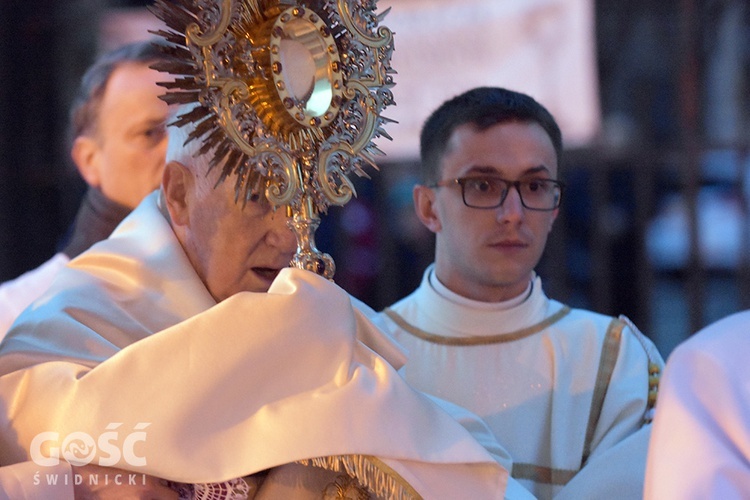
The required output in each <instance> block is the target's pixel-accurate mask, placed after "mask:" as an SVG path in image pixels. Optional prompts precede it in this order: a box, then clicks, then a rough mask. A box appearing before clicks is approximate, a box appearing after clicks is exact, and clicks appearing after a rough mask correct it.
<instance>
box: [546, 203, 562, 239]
mask: <svg viewBox="0 0 750 500" xmlns="http://www.w3.org/2000/svg"><path fill="white" fill-rule="evenodd" d="M558 215H560V209H559V208H556V209H555V211H554V212H552V217H550V219H549V229H548V230H547V233H551V232H552V227H553V226H554V224H555V221H556V220H557V216H558Z"/></svg>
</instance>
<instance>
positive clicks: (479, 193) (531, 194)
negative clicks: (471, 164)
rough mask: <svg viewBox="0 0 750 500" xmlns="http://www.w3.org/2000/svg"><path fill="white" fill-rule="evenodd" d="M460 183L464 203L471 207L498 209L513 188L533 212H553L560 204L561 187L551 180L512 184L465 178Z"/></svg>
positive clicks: (502, 181)
mask: <svg viewBox="0 0 750 500" xmlns="http://www.w3.org/2000/svg"><path fill="white" fill-rule="evenodd" d="M459 183H460V184H461V188H462V190H463V197H464V203H466V205H467V206H469V207H475V208H494V207H498V206H500V205H502V203H503V202H504V201H505V198H506V197H507V196H508V190H509V189H510V188H511V186H513V187H515V188H516V189H517V190H518V193H519V194H520V196H521V203H522V204H523V206H524V207H526V208H529V209H532V210H552V209H554V208H557V206H558V205H559V202H560V186H559V185H558V184H557V183H556V182H555V181H553V180H550V179H530V180H527V181H515V182H510V181H505V180H502V179H492V178H464V179H461V180H460V181H459Z"/></svg>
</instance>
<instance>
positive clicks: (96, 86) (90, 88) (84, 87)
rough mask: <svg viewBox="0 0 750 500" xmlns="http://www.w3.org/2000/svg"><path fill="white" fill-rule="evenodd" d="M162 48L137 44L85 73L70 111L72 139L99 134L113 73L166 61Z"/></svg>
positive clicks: (103, 59)
mask: <svg viewBox="0 0 750 500" xmlns="http://www.w3.org/2000/svg"><path fill="white" fill-rule="evenodd" d="M164 59H165V56H164V54H163V53H162V52H161V50H160V48H159V45H158V44H157V43H154V42H151V41H145V42H135V43H130V44H127V45H123V46H122V47H120V48H118V49H115V50H113V51H111V52H108V53H106V54H104V55H103V56H101V57H100V58H99V59H98V60H97V61H96V62H94V64H93V65H91V67H90V68H89V69H88V70H87V71H86V73H84V75H83V77H82V78H81V85H80V87H79V88H78V92H77V94H76V96H75V98H74V99H73V104H72V106H71V109H70V129H71V130H70V132H71V136H72V138H76V137H78V136H80V135H84V134H89V133H93V132H94V131H96V128H97V126H98V124H99V123H98V122H99V108H100V107H101V103H102V98H103V96H104V91H105V89H106V88H107V83H109V79H110V77H111V76H112V73H114V71H115V70H116V69H117V68H119V67H120V66H122V65H123V64H126V63H136V64H144V65H145V64H149V63H152V62H157V61H161V60H164Z"/></svg>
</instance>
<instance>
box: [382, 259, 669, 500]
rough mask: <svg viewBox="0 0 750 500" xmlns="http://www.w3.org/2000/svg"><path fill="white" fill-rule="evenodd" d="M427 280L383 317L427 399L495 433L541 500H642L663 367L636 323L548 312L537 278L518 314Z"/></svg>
mask: <svg viewBox="0 0 750 500" xmlns="http://www.w3.org/2000/svg"><path fill="white" fill-rule="evenodd" d="M433 269H434V266H430V267H429V268H428V269H427V271H426V272H425V275H424V278H423V280H422V283H421V285H420V286H419V288H418V289H417V290H416V291H415V292H413V293H412V294H411V295H409V296H408V297H406V298H404V299H402V300H401V301H399V302H397V303H396V304H394V305H393V306H391V308H387V309H386V310H385V311H384V312H383V313H381V314H382V315H383V316H384V318H385V319H386V321H387V322H388V323H389V325H390V326H389V327H388V329H389V331H390V332H391V333H392V334H393V335H394V337H395V338H396V340H398V341H399V343H401V344H402V345H403V346H405V347H406V348H407V350H408V351H409V353H408V355H409V363H408V364H407V365H406V366H405V367H404V368H403V369H402V371H403V373H404V376H405V378H406V380H407V381H408V382H409V383H410V384H412V385H413V386H414V387H416V388H417V389H420V390H423V391H425V392H427V393H430V394H434V395H436V396H438V397H439V398H443V399H446V400H448V401H451V402H454V403H456V404H458V405H460V406H463V407H464V408H466V409H468V410H470V411H472V412H474V413H476V414H477V415H479V417H481V418H482V419H484V420H485V422H487V424H488V425H489V426H490V428H491V429H492V430H493V432H494V433H495V437H497V439H498V441H499V442H500V444H501V445H502V446H503V447H504V448H505V449H506V450H508V452H509V453H510V455H511V458H512V459H513V470H512V476H513V477H514V478H515V479H517V480H519V482H521V484H523V485H524V486H526V487H527V488H528V489H529V490H530V491H531V492H532V493H533V494H535V495H536V496H537V497H539V498H551V497H553V496H554V497H556V498H574V499H581V498H591V499H594V498H596V499H598V498H618V499H625V498H640V497H641V495H642V491H643V477H644V471H645V459H646V452H647V446H648V438H649V433H650V425H647V422H648V421H649V420H650V417H651V411H650V404H649V392H650V391H651V393H652V394H651V396H652V400H653V398H654V397H655V391H656V387H655V383H654V378H653V377H652V378H651V379H650V376H649V375H650V374H649V370H651V372H652V373H651V374H652V375H655V374H656V372H657V371H658V369H660V367H661V366H662V365H663V360H662V359H661V357H660V355H659V354H658V352H657V350H656V348H655V347H654V345H653V344H652V343H651V341H649V340H648V339H646V338H645V337H644V336H643V335H642V334H641V333H639V332H638V331H637V330H636V329H635V327H633V326H632V325H631V324H630V323H629V321H627V320H625V319H622V320H621V319H616V318H610V317H607V316H604V315H601V314H596V313H593V312H590V311H584V310H579V309H570V308H568V307H566V306H564V305H563V304H561V303H559V302H556V301H554V300H550V299H549V298H547V296H546V295H545V294H544V292H543V291H542V283H541V279H540V278H538V277H535V278H534V279H533V280H532V281H531V283H530V285H529V287H528V289H527V291H526V293H525V295H524V296H521V297H518V298H516V299H515V300H511V301H509V302H508V303H500V304H493V303H486V302H477V301H472V300H469V299H466V298H464V297H461V296H459V295H457V294H455V293H453V292H451V291H450V290H448V289H447V288H446V287H445V286H443V285H442V284H441V283H440V282H439V281H438V280H437V279H436V277H435V276H434V272H433Z"/></svg>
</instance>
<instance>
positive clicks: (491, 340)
mask: <svg viewBox="0 0 750 500" xmlns="http://www.w3.org/2000/svg"><path fill="white" fill-rule="evenodd" d="M383 312H384V313H385V314H386V316H388V317H389V318H391V319H392V320H393V321H394V322H395V323H396V324H397V325H398V326H400V327H401V328H403V329H404V330H406V331H407V332H409V333H411V334H412V335H414V336H415V337H418V338H420V339H422V340H426V341H427V342H432V343H434V344H442V345H459V346H461V345H462V346H466V345H487V344H502V343H505V342H513V341H515V340H520V339H522V338H524V337H528V336H530V335H533V334H535V333H538V332H541V331H542V330H544V329H545V328H547V327H549V326H551V325H553V324H555V323H557V322H558V321H560V320H561V319H562V318H564V317H565V316H567V314H568V313H569V312H570V307H568V306H564V307H563V308H562V309H560V310H559V311H557V312H556V313H555V314H553V315H552V316H550V317H549V318H547V319H545V320H544V321H542V322H540V323H537V324H536V325H531V326H529V327H527V328H522V329H520V330H516V331H515V332H509V333H500V334H498V335H490V336H487V337H484V336H474V337H444V336H442V335H436V334H434V333H430V332H426V331H424V330H422V329H420V328H417V327H416V326H413V325H411V324H410V323H408V322H407V321H406V320H405V319H404V318H403V317H402V316H401V315H400V314H398V313H397V312H396V311H394V310H393V309H391V308H390V307H386V308H385V309H384V310H383Z"/></svg>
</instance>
